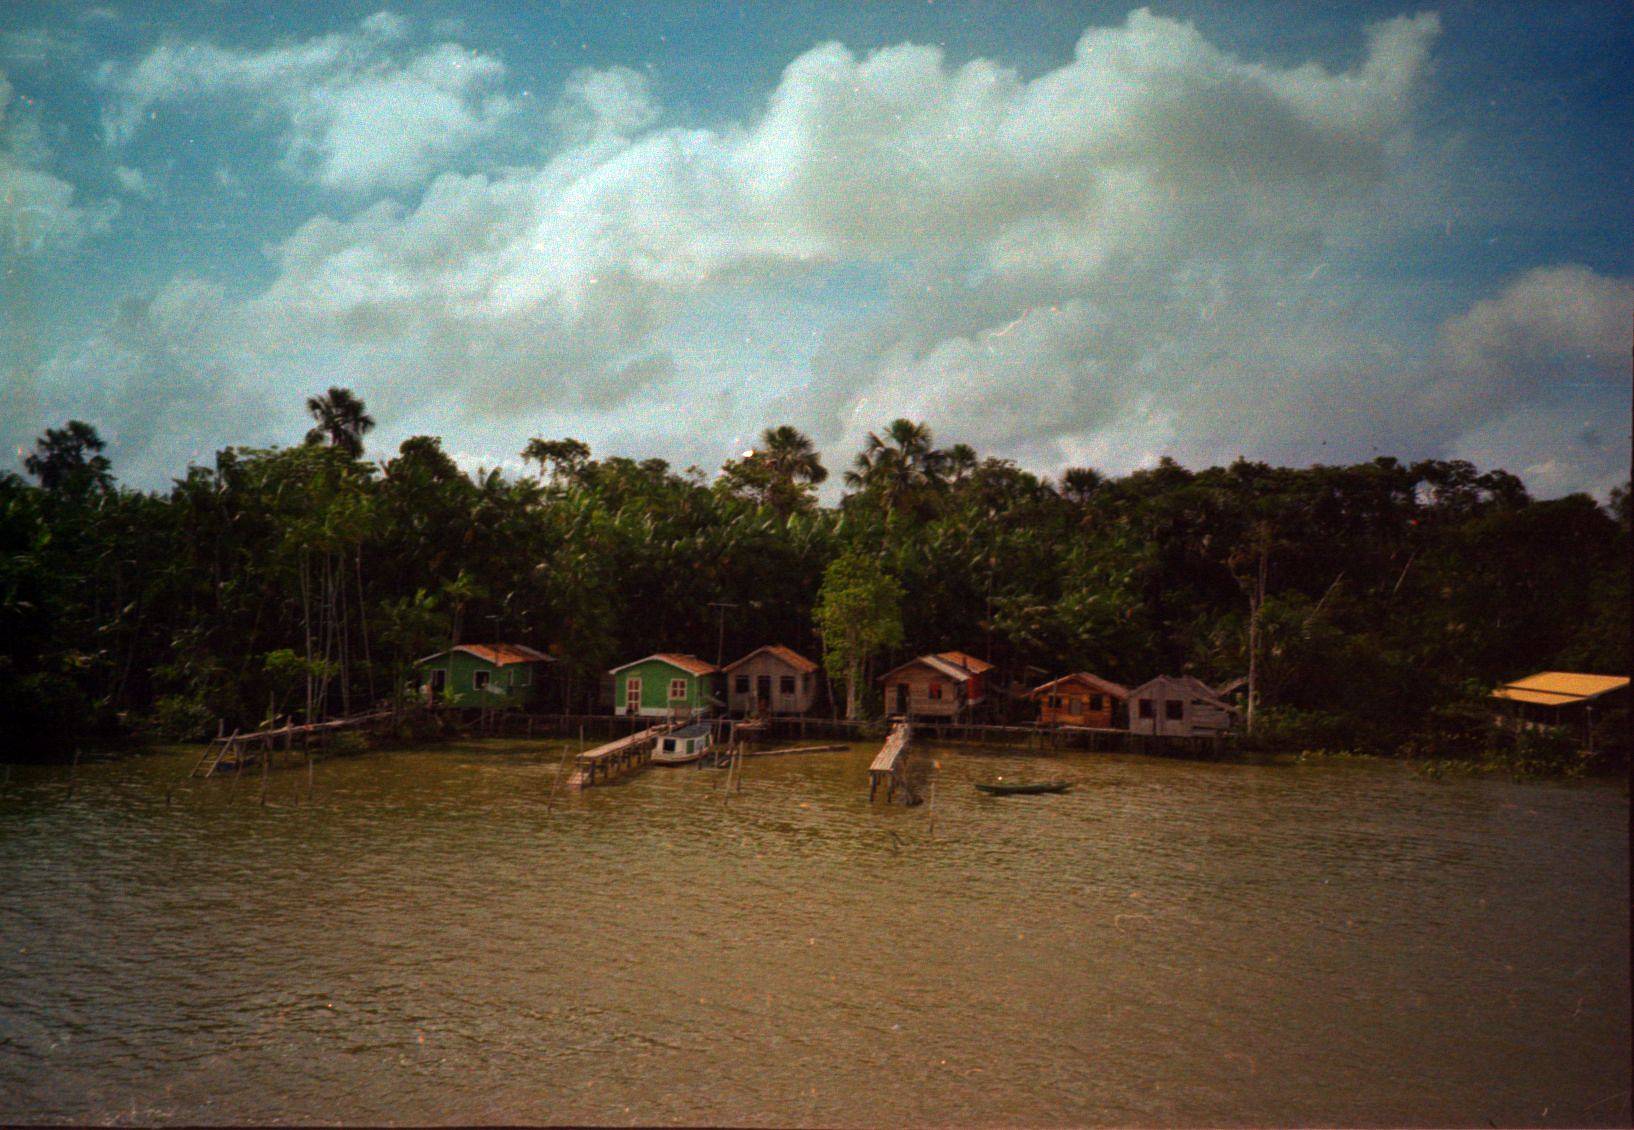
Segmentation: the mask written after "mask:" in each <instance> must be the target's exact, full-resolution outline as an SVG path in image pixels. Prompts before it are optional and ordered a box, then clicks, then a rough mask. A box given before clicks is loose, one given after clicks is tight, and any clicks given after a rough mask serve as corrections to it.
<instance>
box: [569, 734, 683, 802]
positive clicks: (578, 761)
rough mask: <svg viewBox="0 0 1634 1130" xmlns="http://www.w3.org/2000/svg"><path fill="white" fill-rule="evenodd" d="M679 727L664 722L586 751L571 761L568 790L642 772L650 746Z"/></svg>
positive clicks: (648, 755)
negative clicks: (634, 772) (636, 771)
mask: <svg viewBox="0 0 1634 1130" xmlns="http://www.w3.org/2000/svg"><path fill="white" fill-rule="evenodd" d="M678 725H680V723H677V722H666V723H664V724H662V725H659V726H653V727H652V728H651V729H647V730H640V731H637V732H636V733H633V734H631V735H629V736H628V737H623V738H618V739H616V740H614V741H610V742H608V743H607V744H606V745H599V746H597V747H596V748H595V749H587V750H585V751H584V752H583V753H581V754H579V755H578V757H576V758H574V759H573V760H574V770H573V775H572V776H571V777H569V778H568V779H567V784H568V787H569V788H575V789H587V788H589V787H590V786H591V785H595V784H598V783H599V784H606V783H607V782H608V781H611V780H612V779H613V778H614V777H622V776H623V775H624V774H626V773H629V772H632V771H633V770H636V769H639V768H641V767H642V766H643V765H645V764H647V762H648V761H650V760H651V759H652V747H653V743H654V742H655V741H656V740H657V739H658V738H659V737H661V736H663V735H664V734H667V733H669V732H670V731H671V730H673V729H675V728H676V726H678Z"/></svg>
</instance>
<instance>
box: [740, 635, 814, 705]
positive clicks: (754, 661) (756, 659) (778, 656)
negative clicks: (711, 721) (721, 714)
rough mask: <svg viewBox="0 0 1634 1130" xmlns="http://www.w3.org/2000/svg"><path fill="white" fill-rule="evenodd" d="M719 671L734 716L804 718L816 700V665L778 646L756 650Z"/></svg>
mask: <svg viewBox="0 0 1634 1130" xmlns="http://www.w3.org/2000/svg"><path fill="white" fill-rule="evenodd" d="M721 670H722V672H723V673H724V674H725V676H726V705H727V709H729V710H731V711H732V713H734V714H804V713H806V711H808V710H810V709H811V705H812V703H813V702H814V701H816V698H817V664H815V663H813V662H812V661H811V660H809V659H807V658H806V657H805V656H803V655H801V654H800V653H799V652H797V651H795V650H794V649H793V648H788V647H784V646H783V645H782V644H767V645H766V646H765V647H757V648H756V649H755V650H753V651H751V652H750V653H749V654H748V655H745V656H744V657H743V658H742V659H739V660H737V661H736V662H734V663H728V664H727V665H726V666H725V667H723V668H721Z"/></svg>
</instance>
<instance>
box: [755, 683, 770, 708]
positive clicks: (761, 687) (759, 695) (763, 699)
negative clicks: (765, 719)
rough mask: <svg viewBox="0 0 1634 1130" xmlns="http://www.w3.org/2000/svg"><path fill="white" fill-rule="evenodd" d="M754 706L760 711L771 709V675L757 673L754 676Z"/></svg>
mask: <svg viewBox="0 0 1634 1130" xmlns="http://www.w3.org/2000/svg"><path fill="white" fill-rule="evenodd" d="M755 707H756V708H757V709H759V710H760V711H761V712H762V713H768V712H770V711H771V709H772V677H771V676H770V675H757V676H756V677H755Z"/></svg>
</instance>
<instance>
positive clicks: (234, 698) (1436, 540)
mask: <svg viewBox="0 0 1634 1130" xmlns="http://www.w3.org/2000/svg"><path fill="white" fill-rule="evenodd" d="M307 409H308V412H309V413H310V414H311V416H312V417H313V421H314V426H313V428H312V431H311V432H310V433H309V434H308V436H307V440H306V442H305V443H304V444H303V445H300V446H295V447H289V448H276V449H270V450H247V449H236V448H228V449H226V450H223V451H221V452H220V453H218V454H217V455H216V457H215V460H214V464H213V465H212V466H190V467H188V468H187V470H186V473H185V474H184V475H182V476H181V477H180V478H178V479H176V480H175V482H174V484H173V485H172V486H171V488H170V489H169V490H167V491H163V492H143V491H138V490H132V489H129V488H125V487H122V486H120V485H119V484H118V482H117V480H116V478H115V468H113V467H111V466H110V465H109V462H108V460H107V459H106V458H105V457H104V456H103V455H102V451H103V450H104V447H103V444H102V441H101V440H100V439H99V438H98V436H97V434H96V432H95V429H94V428H93V427H91V426H89V425H87V424H85V423H82V422H79V421H73V422H70V423H69V424H67V425H66V426H65V427H64V428H61V429H50V430H48V431H47V433H46V434H45V435H44V436H42V437H41V438H40V440H39V441H38V443H37V445H36V447H35V449H34V451H33V453H32V454H30V455H29V456H28V457H27V459H26V460H25V461H24V471H25V472H26V477H25V476H24V475H18V474H7V475H5V476H4V477H3V478H0V625H3V630H0V675H3V678H0V732H3V733H5V734H8V735H12V736H13V737H14V738H18V737H20V738H21V739H22V741H21V743H20V745H21V748H22V749H23V750H25V751H29V752H34V753H36V754H38V755H40V756H47V755H50V753H51V751H53V750H60V749H62V748H63V747H65V746H66V745H70V744H73V743H77V742H81V741H87V740H92V739H97V738H117V737H120V736H131V735H139V734H149V733H152V734H160V735H164V736H167V737H175V738H185V737H197V736H201V735H203V734H206V733H209V732H214V730H215V728H216V726H217V725H218V722H219V720H223V719H224V720H225V721H226V724H227V725H228V726H229V727H253V726H256V725H258V724H260V723H261V722H262V721H263V720H266V719H268V718H271V717H274V716H288V715H293V716H294V717H296V718H301V717H303V716H307V715H312V716H318V715H333V714H338V713H343V712H350V711H354V710H358V709H360V708H362V707H364V706H367V705H369V704H371V703H375V702H379V701H381V700H382V699H385V698H388V697H390V696H392V695H393V694H394V693H398V692H400V691H401V689H402V688H403V687H404V685H405V682H406V680H407V677H408V674H409V671H410V665H411V663H412V661H413V660H414V659H416V658H418V657H419V656H422V655H425V654H427V653H429V652H432V651H435V650H437V649H438V648H439V647H446V646H448V644H449V643H450V642H451V641H492V640H503V641H509V642H518V643H526V644H531V645H533V646H535V647H538V648H540V649H542V650H547V651H549V652H550V653H551V654H552V655H554V656H556V657H557V658H558V659H559V663H558V664H557V665H555V667H554V668H553V672H554V673H555V683H556V685H555V686H554V687H553V688H552V693H553V697H554V699H555V705H558V706H562V707H566V708H569V709H573V710H594V709H606V708H607V707H606V706H605V705H604V704H602V703H601V702H599V698H600V696H601V694H602V693H603V691H602V688H603V676H604V675H605V672H606V670H607V669H608V668H609V667H610V666H612V665H614V664H616V663H619V662H623V661H626V660H629V659H632V658H636V657H639V656H642V655H646V654H648V653H651V652H655V651H660V650H674V651H690V652H693V653H695V654H698V655H700V656H703V657H705V658H708V659H711V660H713V659H714V658H715V657H716V655H717V649H718V648H721V649H723V650H724V654H725V656H726V657H727V658H728V659H730V658H732V657H735V656H736V655H739V654H742V653H744V652H746V651H748V650H749V649H751V648H753V647H756V646H758V645H760V644H762V643H768V642H781V643H786V644H788V645H790V646H792V647H794V648H796V649H798V650H800V651H802V652H805V653H807V654H810V655H813V656H814V657H815V656H824V657H825V658H826V659H827V661H828V664H829V668H830V671H831V673H833V674H835V675H836V676H839V675H841V674H842V673H844V672H845V671H847V670H849V669H851V668H850V667H848V664H855V665H856V667H855V669H856V670H857V671H859V672H860V673H861V674H862V676H863V677H862V679H861V680H860V690H861V695H860V703H859V706H860V708H861V709H862V710H863V711H864V712H866V711H868V710H870V709H872V710H875V711H877V710H878V701H877V693H875V694H874V695H873V696H872V697H871V696H870V693H869V684H870V681H871V680H870V679H869V676H871V675H873V674H877V673H878V672H880V671H883V670H884V669H885V667H886V666H887V665H889V664H890V663H892V662H895V661H898V660H900V659H902V658H904V657H907V656H910V655H913V654H917V653H921V652H924V651H929V650H945V649H949V648H957V649H961V650H965V651H968V652H971V653H973V654H976V655H979V656H983V657H986V658H989V659H991V661H992V662H994V663H996V664H998V665H999V667H1000V669H1001V672H1002V673H1003V674H1004V676H1005V679H1006V680H1007V681H1010V682H1012V683H1013V685H1015V686H1022V685H1029V684H1031V683H1035V682H1042V681H1044V680H1045V679H1047V678H1051V677H1054V676H1055V675H1058V674H1062V673H1065V672H1068V671H1073V670H1088V671H1093V672H1096V673H1098V674H1101V675H1103V676H1106V677H1108V678H1111V679H1114V680H1117V681H1120V682H1124V683H1129V684H1132V683H1135V682H1139V681H1142V680H1144V679H1146V678H1148V677H1150V676H1152V675H1155V674H1159V673H1182V672H1190V673H1193V674H1196V675H1198V676H1199V677H1201V678H1203V679H1205V680H1206V681H1209V682H1211V683H1218V682H1221V681H1224V680H1226V679H1229V678H1231V677H1234V676H1238V675H1242V674H1245V673H1246V672H1247V671H1248V669H1249V667H1250V659H1251V653H1252V658H1253V665H1254V668H1255V675H1256V684H1257V691H1258V703H1257V706H1258V717H1257V719H1256V723H1255V726H1256V733H1257V735H1259V736H1260V738H1261V739H1262V740H1271V741H1275V740H1281V741H1286V742H1289V743H1294V744H1298V745H1303V746H1308V747H1319V748H1327V749H1352V750H1365V751H1373V752H1384V753H1391V754H1396V753H1402V752H1408V753H1414V752H1417V753H1425V754H1434V755H1437V756H1439V755H1441V754H1443V753H1449V752H1450V753H1453V754H1456V753H1458V752H1460V750H1462V749H1464V748H1465V747H1468V746H1470V744H1471V743H1477V744H1478V743H1479V742H1480V741H1481V740H1483V739H1482V738H1481V737H1480V736H1479V734H1478V733H1477V732H1476V730H1477V729H1478V727H1479V725H1480V724H1482V723H1481V720H1482V719H1484V718H1485V717H1486V715H1487V713H1489V712H1488V711H1486V708H1485V707H1484V706H1483V705H1482V698H1483V696H1484V695H1485V693H1486V692H1487V690H1488V689H1490V687H1491V685H1492V684H1494V683H1495V682H1497V681H1502V680H1505V679H1510V678H1514V677H1517V676H1520V675H1524V674H1527V673H1530V672H1532V671H1534V670H1538V669H1542V668H1562V669H1569V670H1585V671H1598V672H1609V673H1621V672H1625V671H1626V670H1627V669H1628V640H1629V632H1630V619H1629V588H1630V576H1629V559H1630V554H1629V549H1630V546H1629V497H1628V492H1627V490H1626V489H1624V490H1620V491H1618V492H1616V493H1615V494H1614V496H1613V498H1612V500H1611V503H1610V505H1609V507H1602V506H1601V505H1599V504H1597V503H1596V502H1595V500H1593V499H1592V498H1589V497H1587V496H1585V495H1571V496H1568V497H1565V498H1558V499H1550V500H1546V501H1538V500H1534V499H1532V498H1530V497H1529V496H1528V494H1527V491H1526V490H1525V488H1524V486H1523V484H1522V483H1521V481H1520V480H1519V479H1518V478H1516V477H1515V476H1514V475H1511V474H1508V473H1506V472H1504V471H1500V470H1491V471H1486V472H1484V473H1483V472H1480V471H1479V470H1478V469H1477V468H1475V467H1472V466H1471V465H1469V464H1467V463H1464V462H1457V461H1425V462H1417V463H1411V464H1408V463H1402V462H1398V461H1397V460H1395V459H1390V458H1381V459H1376V460H1374V461H1373V462H1370V463H1362V464H1357V465H1354V466H1315V467H1310V468H1307V469H1290V468H1281V467H1271V466H1267V465H1265V464H1261V463H1251V462H1246V461H1238V462H1236V463H1233V464H1232V465H1230V466H1228V467H1214V468H1209V469H1207V470H1203V471H1191V470H1188V469H1186V468H1184V467H1182V466H1179V465H1178V464H1176V463H1174V462H1172V461H1170V460H1164V461H1162V462H1160V463H1159V464H1158V465H1157V466H1155V467H1152V468H1149V469H1145V470H1140V471H1136V472H1134V473H1132V474H1129V475H1126V476H1123V477H1121V478H1113V477H1108V476H1104V475H1102V474H1100V473H1098V472H1096V471H1094V470H1092V469H1089V468H1074V469H1070V470H1067V471H1065V472H1064V473H1063V474H1062V475H1061V476H1060V478H1059V480H1050V479H1045V478H1040V477H1038V476H1036V475H1034V474H1031V473H1029V472H1027V471H1024V470H1021V469H1019V468H1018V467H1016V466H1015V465H1014V464H1012V463H1010V462H1007V461H1004V460H1000V459H993V458H983V457H981V456H980V455H979V453H977V452H975V451H972V450H971V449H970V448H968V447H966V446H964V445H955V446H952V447H949V448H945V449H943V448H938V447H936V446H935V443H934V437H933V435H932V433H931V431H930V430H929V429H928V428H927V427H926V426H924V425H922V424H916V423H912V422H910V421H906V420H898V421H895V422H894V423H892V424H890V426H889V427H887V428H885V429H884V430H882V431H881V432H879V433H878V434H876V435H872V436H870V437H869V441H868V443H867V445H866V448H865V449H864V450H863V451H862V452H860V453H858V454H857V456H856V457H855V461H854V463H853V465H852V466H851V467H850V468H849V469H848V470H846V471H845V473H844V476H843V482H844V488H845V490H844V494H843V497H842V498H841V499H840V501H839V504H838V505H837V506H834V507H825V506H821V505H819V503H818V497H817V486H818V484H820V483H822V482H823V481H824V480H825V479H826V478H827V476H828V472H827V469H825V468H824V467H823V466H822V463H821V461H820V459H819V457H818V456H817V454H816V453H815V450H814V448H813V446H812V444H811V443H810V441H809V440H808V439H807V438H806V437H805V436H803V435H802V434H801V433H800V432H798V431H796V430H795V429H793V428H788V427H782V428H773V429H769V430H768V431H767V432H766V433H765V434H764V435H763V437H762V439H761V443H760V445H759V447H758V448H757V449H756V450H755V451H753V452H749V453H746V454H745V455H744V456H743V457H742V458H739V459H735V460H733V461H731V462H728V463H727V464H726V465H725V466H724V467H722V468H721V469H720V471H719V473H718V474H716V475H714V476H713V477H711V476H710V475H708V474H706V473H704V472H702V471H700V470H698V469H696V468H689V469H687V470H686V471H684V472H677V471H676V470H674V469H672V468H671V467H670V466H669V465H668V464H667V463H666V462H664V461H663V460H661V459H646V460H642V461H636V460H633V459H629V458H625V457H621V456H611V457H604V458H597V457H596V453H593V452H591V451H590V449H589V448H588V447H587V446H586V445H584V444H583V443H580V442H579V441H577V440H573V439H554V440H547V439H535V440H533V441H531V442H529V443H528V444H527V445H526V448H525V450H524V451H523V452H522V455H523V457H524V458H525V459H526V460H528V462H529V466H530V467H532V468H536V469H537V472H536V473H535V474H527V475H522V476H519V477H507V476H505V475H503V474H501V473H500V472H498V471H482V472H479V473H477V474H474V475H473V474H468V473H465V472H462V471H461V469H460V468H459V467H457V466H456V464H455V463H454V461H453V460H452V459H451V458H450V457H449V456H448V455H447V454H446V453H445V452H444V451H443V450H442V448H441V445H440V443H439V441H438V440H437V439H436V438H434V437H431V436H416V437H414V438H412V439H409V440H407V441H406V442H404V443H403V444H402V445H401V446H400V447H399V448H398V450H397V451H396V452H395V453H394V454H391V455H389V456H385V457H381V456H380V455H379V454H378V453H376V454H375V457H374V458H370V457H369V456H370V454H371V453H369V452H366V450H365V437H366V435H367V433H368V431H369V429H370V428H371V426H372V420H371V419H370V418H369V416H368V414H367V412H366V411H365V410H364V406H363V404H362V403H361V401H359V400H357V399H356V398H355V397H354V396H352V395H351V394H350V393H349V392H348V391H347V390H345V389H331V390H330V391H329V393H328V394H326V395H323V396H317V397H314V398H312V399H311V400H310V401H308V404H307ZM848 594H849V595H850V596H852V597H856V596H859V595H860V596H861V597H862V598H863V599H861V600H860V601H859V600H851V601H850V603H849V604H848V603H847V597H848ZM847 608H861V609H863V611H862V612H860V613H856V615H861V616H863V617H864V619H868V618H870V617H871V618H872V620H873V621H874V622H870V623H865V624H862V625H860V626H861V627H862V628H865V629H867V630H865V631H861V632H860V633H859V634H856V635H855V636H854V638H852V642H851V643H850V644H849V645H847V644H845V643H844V642H843V641H842V640H841V638H840V637H841V633H840V631H839V629H838V628H837V627H835V617H837V616H839V617H843V616H844V615H847V614H848V613H847V612H846V609H847ZM819 625H822V626H823V628H824V629H825V630H824V631H821V632H820V631H819ZM848 638H851V637H848ZM858 641H860V642H858ZM825 643H827V645H828V646H827V648H826V649H825ZM847 646H849V647H850V649H851V653H847V650H846V649H847ZM859 648H860V653H858V651H859ZM833 700H834V701H835V702H837V703H838V704H839V705H838V709H841V710H843V709H845V707H846V694H845V688H844V684H843V682H842V681H841V680H839V679H836V682H835V688H834V694H833ZM1022 705H1023V704H1021V703H1013V709H1014V710H1015V711H1016V716H1017V717H1022V716H1024V715H1023V714H1022V712H1021V711H1022ZM1006 708H1007V707H1006V705H1005V704H1004V703H1002V702H1001V703H1000V705H999V706H998V707H997V708H996V709H997V712H998V713H999V714H1000V715H1002V714H1003V713H1004V711H1005V710H1006ZM13 748H18V747H17V746H16V745H14V746H13Z"/></svg>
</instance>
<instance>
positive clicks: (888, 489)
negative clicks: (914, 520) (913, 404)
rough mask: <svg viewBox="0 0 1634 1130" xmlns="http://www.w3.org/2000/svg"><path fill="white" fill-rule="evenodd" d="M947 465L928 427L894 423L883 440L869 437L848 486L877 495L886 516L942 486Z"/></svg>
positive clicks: (902, 421)
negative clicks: (943, 471)
mask: <svg viewBox="0 0 1634 1130" xmlns="http://www.w3.org/2000/svg"><path fill="white" fill-rule="evenodd" d="M946 462H947V456H946V454H945V453H944V452H941V451H938V450H936V448H935V447H933V446H932V444H931V432H930V428H929V427H928V426H927V425H925V424H916V423H914V422H913V421H912V420H905V419H897V420H892V421H891V426H890V427H888V428H886V429H885V437H884V438H883V439H881V438H880V437H879V435H877V434H876V433H874V432H869V433H868V442H867V443H865V444H864V445H863V449H862V451H861V453H860V454H858V456H857V458H856V460H855V462H854V464H853V469H852V470H850V471H847V472H846V473H845V485H846V486H848V487H852V488H854V489H857V490H865V491H874V492H877V493H878V494H879V496H880V497H881V499H883V501H884V503H885V510H886V512H887V513H890V512H891V511H894V510H896V509H897V508H899V507H900V506H901V505H902V504H903V503H905V502H908V501H910V500H912V499H913V498H915V497H917V496H918V495H920V494H921V493H923V492H924V491H926V490H928V489H930V488H933V487H936V486H939V485H941V482H942V469H943V467H944V465H945V464H946Z"/></svg>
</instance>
